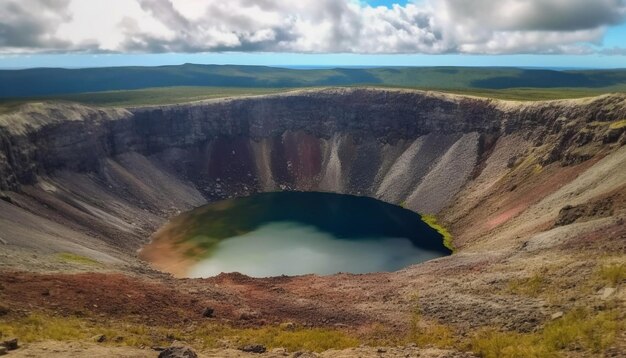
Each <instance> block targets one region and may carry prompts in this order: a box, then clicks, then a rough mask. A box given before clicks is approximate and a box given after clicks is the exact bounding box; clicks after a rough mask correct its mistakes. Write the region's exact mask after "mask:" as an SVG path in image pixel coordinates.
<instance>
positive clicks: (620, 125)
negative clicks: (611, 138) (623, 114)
mask: <svg viewBox="0 0 626 358" xmlns="http://www.w3.org/2000/svg"><path fill="white" fill-rule="evenodd" d="M624 127H626V119H622V120H621V121H617V122H613V123H611V125H610V126H609V128H611V129H620V128H624Z"/></svg>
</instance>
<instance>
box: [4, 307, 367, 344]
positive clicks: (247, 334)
mask: <svg viewBox="0 0 626 358" xmlns="http://www.w3.org/2000/svg"><path fill="white" fill-rule="evenodd" d="M100 334H104V335H105V336H106V337H107V341H106V342H105V344H112V345H126V346H134V347H139V346H150V345H167V344H169V343H170V342H171V341H172V340H174V339H175V340H179V341H182V342H187V343H189V344H191V345H193V346H196V347H203V348H214V347H219V346H220V342H219V341H220V340H225V341H229V342H231V343H233V344H238V345H245V344H251V343H254V344H263V345H265V346H267V347H268V348H270V349H271V348H276V347H282V348H287V349H289V350H291V351H297V350H308V351H315V352H320V351H324V350H327V349H331V348H335V349H344V348H349V347H355V346H357V345H358V344H359V341H358V339H357V338H355V337H352V336H350V335H348V334H346V333H344V332H342V331H339V330H335V329H323V328H314V329H306V328H296V329H293V330H288V329H285V328H281V327H278V326H268V327H263V328H246V329H239V328H233V327H229V326H226V325H218V324H213V323H207V324H203V325H198V326H195V327H193V328H190V329H180V328H167V327H159V326H156V327H151V326H146V325H142V324H134V323H122V322H112V321H111V322H108V323H106V324H97V323H94V322H92V321H88V320H85V319H81V318H76V317H56V316H48V315H44V314H32V315H29V316H27V317H24V318H19V319H14V320H11V321H9V320H0V338H2V337H8V336H15V337H19V338H20V340H21V341H23V342H36V341H45V340H56V341H85V340H89V339H90V338H91V337H94V336H96V335H100ZM116 337H119V339H116Z"/></svg>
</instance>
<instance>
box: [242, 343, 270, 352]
mask: <svg viewBox="0 0 626 358" xmlns="http://www.w3.org/2000/svg"><path fill="white" fill-rule="evenodd" d="M239 350H240V351H243V352H248V353H259V354H261V353H265V352H266V351H267V348H265V346H264V345H262V344H248V345H245V346H243V347H241V348H239Z"/></svg>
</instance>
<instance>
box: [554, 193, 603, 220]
mask: <svg viewBox="0 0 626 358" xmlns="http://www.w3.org/2000/svg"><path fill="white" fill-rule="evenodd" d="M613 211H614V210H613V200H611V199H604V200H599V201H597V202H595V203H589V204H583V205H577V206H571V205H568V206H565V207H563V208H562V209H561V211H560V212H559V216H558V218H557V219H556V222H555V224H554V225H555V226H564V225H569V224H573V223H575V222H576V221H578V220H580V219H590V218H603V217H609V216H611V215H613Z"/></svg>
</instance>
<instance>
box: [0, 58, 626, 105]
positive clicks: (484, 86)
mask: <svg viewBox="0 0 626 358" xmlns="http://www.w3.org/2000/svg"><path fill="white" fill-rule="evenodd" d="M353 85H375V86H397V87H409V88H426V89H441V90H467V89H473V90H506V89H514V88H538V89H555V88H568V89H577V90H582V89H585V90H593V91H594V92H623V91H626V69H624V70H568V71H556V70H545V69H516V68H470V67H385V68H344V69H342V68H336V69H285V68H274V67H263V66H231V65H226V66H218V65H194V64H184V65H178V66H160V67H109V68H87V69H60V68H37V69H27V70H1V71H0V98H4V99H7V98H24V97H42V96H57V95H64V94H76V93H85V92H102V91H119V90H136V89H144V88H158V87H173V86H187V87H198V86H199V87H207V86H208V87H222V88H224V87H226V88H283V89H284V88H296V87H320V86H353Z"/></svg>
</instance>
